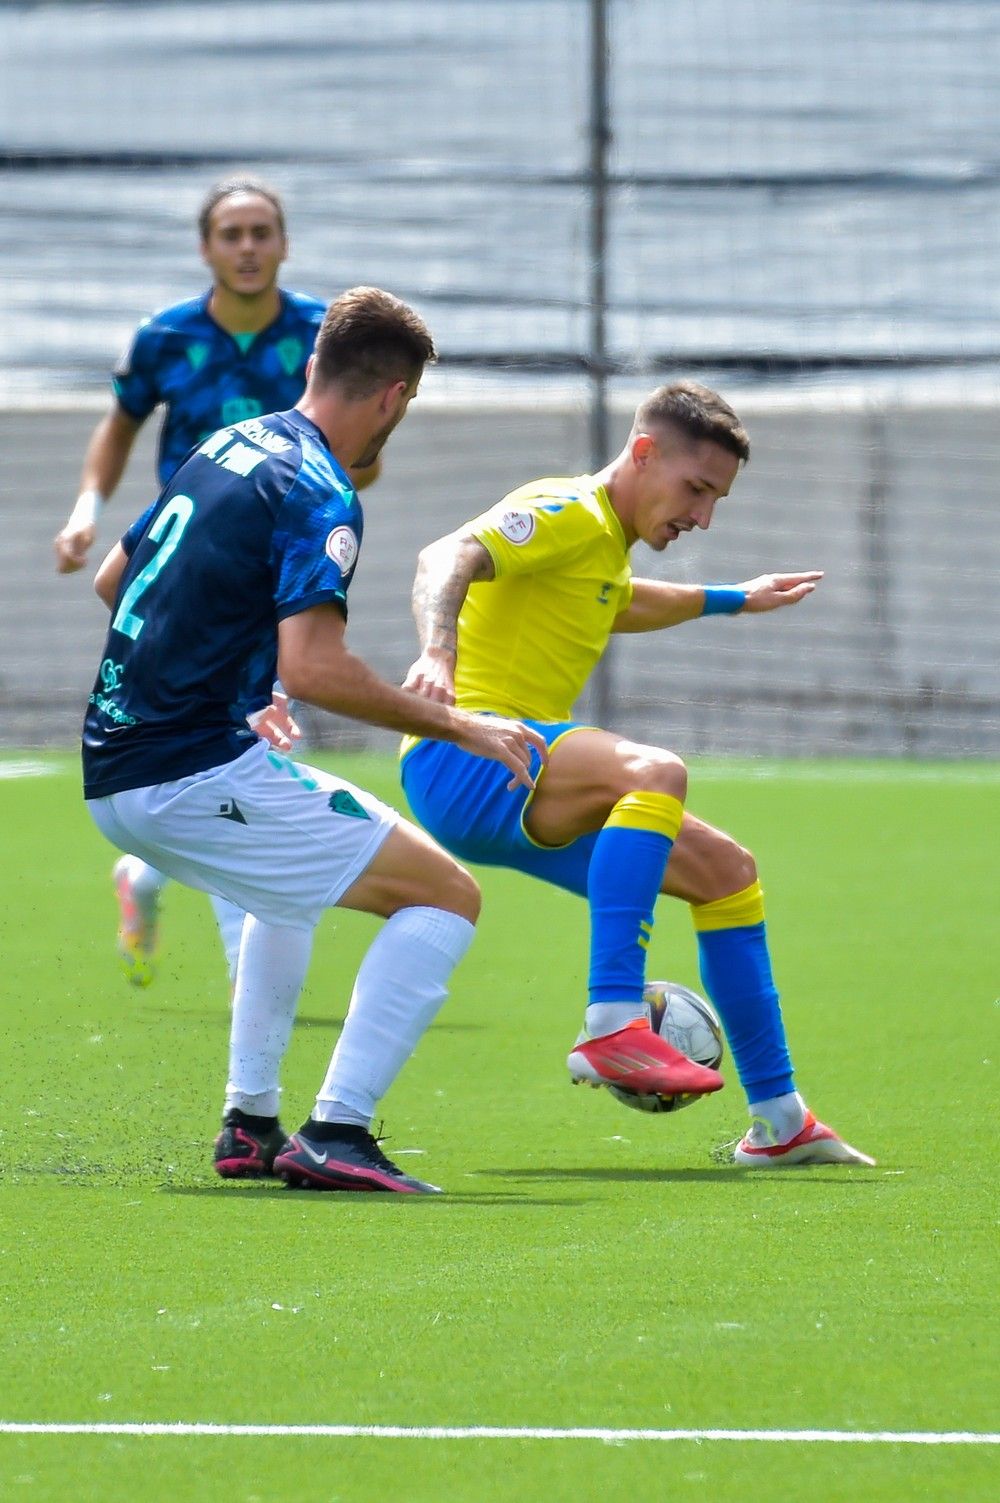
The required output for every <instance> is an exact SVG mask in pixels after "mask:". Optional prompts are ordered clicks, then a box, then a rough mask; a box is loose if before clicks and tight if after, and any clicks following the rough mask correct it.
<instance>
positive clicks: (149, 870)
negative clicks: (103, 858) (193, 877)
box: [119, 856, 170, 904]
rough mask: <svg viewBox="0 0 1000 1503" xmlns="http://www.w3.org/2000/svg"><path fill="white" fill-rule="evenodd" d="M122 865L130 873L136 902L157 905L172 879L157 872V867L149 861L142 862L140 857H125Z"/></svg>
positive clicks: (129, 876)
mask: <svg viewBox="0 0 1000 1503" xmlns="http://www.w3.org/2000/svg"><path fill="white" fill-rule="evenodd" d="M122 864H124V865H125V869H126V871H127V872H128V879H129V881H130V882H131V884H132V891H133V893H134V894H135V900H136V902H137V903H143V904H146V903H153V904H155V903H156V901H157V899H158V898H159V896H160V893H161V892H162V891H163V889H164V888H165V887H166V885H167V883H168V882H169V881H170V878H169V877H165V876H164V874H163V872H161V871H157V869H156V867H155V866H150V865H149V863H148V862H147V861H141V860H140V859H139V857H138V856H123V857H122V860H121V862H119V865H122Z"/></svg>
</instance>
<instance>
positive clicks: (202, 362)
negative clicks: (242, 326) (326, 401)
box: [113, 290, 325, 485]
mask: <svg viewBox="0 0 1000 1503" xmlns="http://www.w3.org/2000/svg"><path fill="white" fill-rule="evenodd" d="M280 296H281V312H280V313H279V314H278V317H277V318H276V319H275V320H274V322H273V323H271V324H268V326H267V328H266V329H261V331H260V333H259V334H255V335H254V336H253V339H252V340H251V341H250V343H249V344H248V345H247V347H246V348H245V349H244V348H241V345H242V344H244V343H245V339H244V338H243V337H242V336H241V339H240V340H239V341H238V340H237V339H236V338H235V337H234V336H233V335H232V334H229V333H227V331H226V330H225V329H223V328H222V326H221V325H220V324H217V323H216V322H215V319H214V318H212V316H211V314H210V313H209V311H208V302H209V298H210V297H211V293H210V292H205V293H202V295H201V296H200V297H194V298H189V299H188V301H187V302H185V303H175V304H174V305H173V307H171V308H164V309H162V311H161V312H159V313H154V314H153V317H152V318H149V319H147V320H146V321H145V322H144V323H142V324H140V326H139V328H138V329H137V331H136V333H135V336H134V338H133V340H132V343H131V345H130V346H129V348H128V350H127V351H126V353H125V355H124V356H123V358H122V360H121V362H120V363H119V365H118V366H117V367H116V369H115V373H114V381H113V384H114V389H115V396H116V397H117V399H118V402H119V404H120V405H121V406H122V407H123V408H124V409H125V411H126V412H127V413H128V414H129V416H130V417H133V418H135V420H136V422H140V423H141V422H142V421H143V420H144V419H145V418H147V417H148V416H149V414H150V413H151V412H152V411H153V408H154V407H157V406H159V404H160V403H161V402H162V403H164V404H165V406H166V409H167V410H166V414H165V416H164V419H163V427H162V429H161V431H160V441H159V448H158V451H157V474H158V475H159V480H160V484H161V485H166V483H167V481H168V480H169V479H170V477H171V475H172V474H173V473H174V471H175V470H176V468H177V466H178V465H179V464H180V462H181V460H182V459H184V458H186V456H187V455H188V454H189V453H190V451H191V450H192V449H193V448H194V446H195V444H200V443H201V441H202V439H204V438H207V437H208V435H209V434H210V433H214V432H215V431H216V429H218V428H223V427H228V426H230V425H231V424H233V423H239V422H242V421H243V419H244V418H249V417H260V416H261V414H262V413H265V412H276V411H279V410H282V409H284V408H286V407H294V405H295V403H296V402H297V401H298V400H299V397H301V395H302V393H303V391H304V390H305V384H306V361H307V360H308V359H309V356H310V355H311V354H312V348H313V345H314V344H315V342H316V335H317V333H318V332H319V326H320V324H321V323H322V322H323V313H324V311H325V310H324V306H323V304H322V303H320V302H317V300H316V299H315V298H313V297H306V296H305V294H304V293H301V292H285V291H284V290H282V291H281V293H280Z"/></svg>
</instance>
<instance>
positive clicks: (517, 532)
mask: <svg viewBox="0 0 1000 1503" xmlns="http://www.w3.org/2000/svg"><path fill="white" fill-rule="evenodd" d="M534 530H535V517H534V513H533V512H530V511H505V512H504V514H503V516H502V517H501V518H500V526H499V528H498V531H499V533H500V536H501V537H505V538H506V539H507V541H508V543H514V544H516V545H517V547H520V546H521V544H522V543H526V542H527V541H528V539H529V538H530V537H531V534H532V533H533V532H534Z"/></svg>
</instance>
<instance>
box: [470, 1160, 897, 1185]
mask: <svg viewBox="0 0 1000 1503" xmlns="http://www.w3.org/2000/svg"><path fill="white" fill-rule="evenodd" d="M830 1168H833V1169H834V1172H833V1173H825V1174H824V1173H823V1170H824V1169H827V1170H829V1169H830ZM474 1172H475V1173H477V1174H482V1175H484V1176H489V1177H490V1178H491V1179H510V1180H535V1181H547V1182H551V1181H553V1180H593V1181H595V1182H602V1181H603V1182H605V1183H608V1182H611V1183H615V1184H624V1185H627V1184H636V1183H638V1184H663V1183H664V1182H675V1183H678V1184H696V1183H697V1182H698V1181H701V1180H704V1181H705V1183H706V1184H713V1185H718V1184H724V1183H735V1184H746V1183H748V1182H749V1181H751V1180H763V1181H766V1182H768V1183H770V1184H773V1183H774V1182H775V1180H778V1181H780V1180H782V1179H786V1178H788V1179H794V1181H795V1183H796V1184H801V1183H802V1181H803V1180H814V1181H815V1182H816V1183H817V1184H822V1185H833V1184H837V1185H857V1184H863V1185H869V1184H872V1183H873V1182H874V1181H875V1180H877V1179H878V1178H879V1176H878V1175H877V1174H875V1175H873V1174H868V1175H866V1176H865V1177H864V1178H863V1179H860V1180H859V1179H858V1178H857V1176H856V1175H854V1174H852V1175H850V1176H845V1175H844V1171H843V1169H837V1168H835V1167H834V1166H830V1165H814V1166H812V1167H810V1166H809V1165H808V1164H802V1165H800V1166H799V1167H797V1168H794V1169H793V1168H786V1169H781V1170H777V1171H774V1172H772V1173H770V1174H765V1173H762V1172H761V1171H760V1170H757V1169H743V1168H741V1167H740V1166H739V1165H737V1164H720V1165H718V1167H717V1168H715V1169H694V1168H680V1169H627V1168H622V1169H608V1168H605V1167H603V1166H601V1167H598V1166H596V1165H595V1166H592V1167H579V1168H551V1169H478V1170H475V1171H474Z"/></svg>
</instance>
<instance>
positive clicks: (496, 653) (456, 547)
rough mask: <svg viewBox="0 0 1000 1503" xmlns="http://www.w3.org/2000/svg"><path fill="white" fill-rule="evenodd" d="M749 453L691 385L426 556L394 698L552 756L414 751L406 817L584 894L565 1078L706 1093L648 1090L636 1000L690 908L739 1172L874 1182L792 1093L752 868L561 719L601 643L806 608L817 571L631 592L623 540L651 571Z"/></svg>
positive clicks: (588, 730)
mask: <svg viewBox="0 0 1000 1503" xmlns="http://www.w3.org/2000/svg"><path fill="white" fill-rule="evenodd" d="M749 453H750V446H749V441H748V439H747V435H746V432H745V430H744V428H743V426H742V424H741V423H740V421H739V419H738V418H737V416H736V414H735V413H734V412H733V410H732V408H731V407H729V406H728V404H727V403H726V402H724V401H723V400H722V398H721V397H719V396H718V395H717V394H716V393H715V392H712V391H709V390H708V389H707V388H705V387H703V386H699V385H697V384H696V383H694V382H689V381H684V382H678V383H676V384H675V385H672V386H664V387H660V388H658V389H657V390H656V391H654V392H653V393H652V394H651V395H650V396H649V397H647V398H646V399H645V401H643V402H642V403H640V405H639V408H638V410H637V412H636V415H635V420H634V422H633V424H632V429H631V432H630V433H629V436H628V439H627V441H626V444H625V447H624V448H623V449H622V451H621V453H620V454H619V455H618V456H617V458H615V459H613V460H612V461H611V462H610V463H609V464H608V465H606V466H605V468H604V469H603V470H601V471H600V472H599V473H598V474H596V475H583V476H579V477H577V478H575V479H566V480H543V481H539V482H537V483H535V484H534V485H528V486H524V487H523V488H522V489H520V490H517V491H514V492H512V493H511V494H510V495H509V496H507V497H506V498H505V499H504V500H503V501H501V502H500V503H499V505H498V506H496V507H494V508H493V509H492V510H490V511H488V512H486V513H484V514H483V515H482V516H480V517H477V518H476V519H474V520H473V521H471V522H469V523H467V524H466V525H465V526H464V527H461V528H459V529H458V531H457V532H454V533H451V534H450V535H449V536H448V537H445V538H441V539H439V540H438V541H437V542H435V543H432V544H431V545H430V546H429V547H427V548H425V549H424V550H423V552H422V553H421V555H420V560H419V564H418V569H417V577H416V582H415V585H414V593H413V602H414V615H415V617H416V623H417V631H418V634H419V638H420V644H421V653H420V656H419V658H418V659H417V661H416V662H415V663H414V664H413V666H412V668H411V669H410V671H409V673H408V675H407V678H406V681H405V685H404V687H406V688H408V689H410V690H412V691H413V692H415V693H419V694H423V695H426V696H427V697H428V698H430V699H433V700H437V701H440V702H442V703H445V704H452V703H454V704H457V705H458V706H460V707H461V708H462V709H465V710H470V711H473V712H478V713H480V714H486V715H490V714H494V715H503V716H514V717H516V718H518V719H521V720H523V721H524V722H525V723H526V724H529V725H531V726H532V727H533V728H534V729H536V730H538V731H540V732H541V734H542V735H543V736H544V737H545V740H546V742H547V744H548V748H549V756H548V761H547V763H546V764H545V765H544V767H542V766H541V765H540V764H539V765H538V766H537V767H536V769H535V770H536V773H537V779H536V785H535V787H534V789H529V788H525V787H522V788H509V787H508V786H507V783H508V778H507V777H506V776H505V774H504V770H503V768H500V767H497V766H496V764H494V763H491V762H489V761H487V760H486V759H485V758H483V757H478V756H474V755H471V754H470V753H468V752H465V751H462V750H461V749H459V748H457V747H455V746H453V745H448V744H445V743H443V742H437V741H430V740H411V741H409V742H407V743H404V748H403V762H402V778H403V785H404V787H405V790H406V794H407V797H408V798H409V801H410V804H411V807H412V809H413V811H414V813H415V815H416V817H417V818H418V820H420V822H421V823H422V824H423V825H424V826H425V827H426V828H427V829H428V830H430V832H431V833H432V834H433V835H434V836H435V837H436V838H437V839H438V840H439V841H440V842H441V843H442V844H443V845H444V846H446V847H447V848H448V849H449V850H451V851H452V852H453V853H454V854H456V855H457V856H459V857H460V858H462V859H466V860H471V861H476V862H480V863H484V864H493V865H499V866H509V867H513V868H515V869H517V870H519V871H523V872H526V873H528V874H529V875H531V876H535V877H540V878H541V879H542V880H543V881H547V882H552V883H554V884H556V885H557V886H560V887H564V888H567V889H568V890H569V891H571V892H576V893H578V894H580V895H581V896H584V897H586V899H587V901H588V903H589V906H590V913H591V955H590V978H589V991H590V1000H589V1005H588V1007H587V1010H586V1018H585V1026H584V1029H583V1032H582V1033H581V1035H580V1037H579V1039H578V1040H577V1042H576V1044H575V1045H574V1047H573V1049H572V1051H571V1052H570V1055H569V1059H568V1065H569V1070H570V1074H571V1075H572V1077H573V1079H574V1080H585V1081H590V1082H591V1083H593V1084H598V1085H601V1084H606V1085H617V1086H624V1087H625V1088H627V1089H631V1090H634V1091H636V1092H638V1093H639V1094H650V1095H670V1094H676V1093H677V1091H678V1090H680V1091H684V1090H685V1089H689V1090H693V1091H695V1092H699V1093H701V1092H704V1091H707V1090H711V1089H717V1088H718V1085H720V1084H721V1078H720V1077H716V1079H715V1081H714V1082H706V1081H705V1079H704V1077H703V1076H701V1077H698V1078H696V1080H695V1082H694V1083H693V1084H688V1085H687V1086H684V1085H680V1086H677V1085H674V1086H673V1087H671V1086H670V1085H669V1084H668V1085H667V1086H666V1087H665V1086H664V1084H663V1081H664V1079H667V1080H668V1081H669V1078H670V1076H671V1070H672V1066H671V1064H670V1063H668V1062H666V1061H664V1059H663V1056H662V1055H661V1054H659V1053H658V1051H657V1048H656V1045H657V1044H659V1043H661V1042H662V1041H660V1040H659V1038H658V1035H656V1034H655V1033H654V1032H653V1030H652V1029H651V1028H650V1026H649V1022H648V1018H647V1014H646V1009H645V1005H644V1002H643V987H644V981H645V951H646V947H647V945H648V941H649V934H650V931H651V928H652V923H653V910H654V906H655V903H656V899H657V897H658V896H659V894H660V893H661V892H662V893H666V894H668V895H669V896H671V897H674V898H680V899H681V900H682V901H683V902H686V903H688V904H689V905H690V908H691V914H692V918H693V921H694V927H695V932H696V935H697V940H698V948H699V958H700V964H701V974H702V979H703V982H704V985H705V988H706V990H707V992H708V993H709V995H710V997H711V998H712V1001H713V1002H714V1004H715V1006H716V1008H717V1009H718V1012H719V1014H720V1016H721V1018H722V1021H723V1025H724V1027H725V1030H726V1035H727V1039H728V1042H729V1046H730V1049H731V1051H732V1054H733V1059H734V1062H735V1065H736V1069H737V1072H738V1074H739V1077H740V1081H741V1084H742V1086H743V1088H744V1090H745V1092H746V1095H747V1099H748V1102H749V1106H750V1119H751V1120H750V1127H749V1130H748V1132H747V1134H746V1136H745V1137H744V1138H743V1139H742V1141H741V1142H740V1143H739V1144H738V1145H737V1147H736V1150H735V1161H736V1162H737V1163H738V1164H742V1165H744V1166H747V1167H753V1168H760V1167H765V1168H766V1167H778V1166H784V1165H789V1164H803V1163H825V1164H830V1163H837V1164H871V1163H873V1162H874V1161H873V1160H872V1159H870V1158H868V1157H867V1155H865V1154H862V1153H859V1152H858V1151H857V1150H856V1149H854V1148H851V1147H850V1145H849V1144H847V1143H845V1142H843V1141H842V1140H841V1139H840V1138H839V1137H838V1136H837V1134H836V1133H834V1132H833V1131H832V1129H830V1128H829V1127H826V1126H824V1124H823V1123H821V1122H817V1120H816V1118H815V1117H814V1116H813V1114H812V1112H811V1111H810V1110H809V1109H808V1107H807V1106H806V1104H805V1102H804V1101H803V1099H802V1097H801V1096H800V1095H799V1094H798V1092H797V1091H796V1089H795V1084H794V1080H793V1076H792V1065H791V1059H790V1056H789V1051H788V1046H787V1043H786V1040H785V1032H784V1025H783V1022H782V1017H781V1009H780V1005H779V1001H778V994H777V991H776V989H775V986H774V981H773V979H772V975H771V964H770V957H769V953H768V943H767V933H766V927H765V923H764V904H763V895H762V892H761V887H760V883H759V881H758V878H757V869H756V865H755V862H754V858H753V856H752V855H751V853H750V852H749V851H747V850H745V849H744V848H743V847H742V846H740V845H738V844H737V842H736V841H735V840H733V839H732V837H731V836H729V835H727V834H725V833H723V832H722V831H720V830H716V829H713V828H712V827H711V826H710V825H708V824H705V823H704V822H703V821H702V820H699V819H697V818H695V817H694V816H693V815H691V814H689V813H686V812H685V810H684V800H685V797H686V793H687V770H686V768H685V766H684V763H683V762H682V761H681V759H680V758H679V757H678V756H676V755H675V753H673V752H671V751H667V750H664V749H663V748H661V747H657V746H644V745H640V744H638V743H636V742H632V741H629V740H628V739H627V738H626V737H624V736H621V735H618V734H616V733H615V732H613V731H607V730H601V729H599V728H597V727H594V726H588V725H583V724H580V723H579V722H576V721H574V720H573V719H572V708H573V704H574V702H575V700H576V699H577V697H578V695H579V694H580V691H581V690H582V688H583V686H584V683H585V682H586V679H587V677H588V675H589V673H590V671H591V669H592V668H593V666H594V664H595V663H596V662H597V661H598V659H599V658H600V656H601V654H602V653H603V651H604V649H605V647H606V646H607V643H608V639H609V637H610V636H611V634H612V632H636V631H655V630H657V629H659V628H662V627H669V626H676V625H678V624H679V623H680V622H682V621H690V620H692V619H694V618H695V617H698V616H703V615H715V614H720V613H726V614H736V613H737V612H746V613H754V612H762V611H772V610H777V609H779V608H780V607H782V606H788V605H795V604H797V603H798V602H799V601H801V600H803V599H805V597H806V596H807V595H810V594H811V593H812V592H813V591H814V590H815V588H816V586H817V584H818V582H819V580H820V579H821V577H822V576H821V574H820V573H819V572H817V571H810V572H805V573H794V574H766V575H762V576H760V577H759V578H757V579H753V580H750V581H748V582H747V583H745V584H742V585H739V586H701V585H677V584H670V583H666V582H664V581H659V580H651V579H637V578H634V577H633V575H632V572H631V568H630V565H629V550H630V548H631V547H632V545H633V543H635V542H636V541H638V540H639V539H640V538H641V539H642V540H643V542H645V543H647V544H648V545H649V546H650V547H651V548H654V549H656V550H657V551H658V552H659V551H662V550H663V549H664V548H666V547H668V546H669V545H670V544H671V543H673V542H675V541H676V540H677V538H679V537H680V535H681V534H682V533H684V532H690V531H691V530H692V529H693V528H695V527H700V528H707V527H708V526H710V525H711V522H712V518H713V514H714V511H715V506H716V503H717V502H718V501H719V500H720V499H721V498H722V497H723V496H726V495H727V494H728V492H729V489H730V487H731V486H732V484H733V482H734V480H735V479H736V477H737V475H738V473H739V470H740V466H741V465H742V464H743V463H745V462H746V460H747V459H748V457H749ZM681 1058H683V1056H681ZM675 1063H676V1062H675ZM692 1068H697V1069H700V1067H692ZM707 1073H708V1074H710V1075H714V1074H715V1072H714V1071H711V1072H707Z"/></svg>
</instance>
